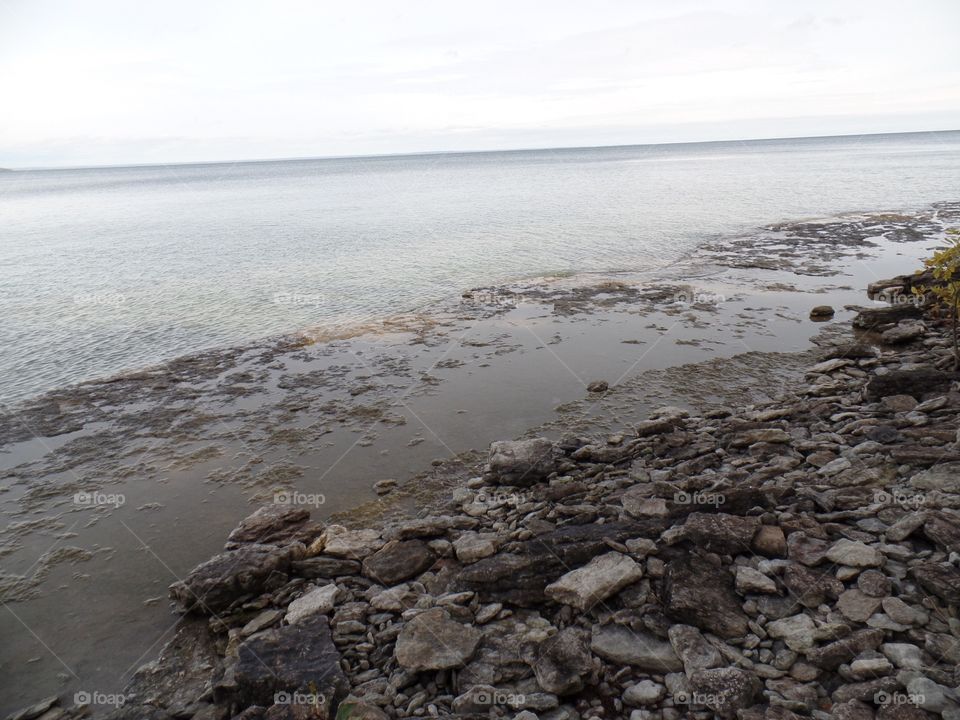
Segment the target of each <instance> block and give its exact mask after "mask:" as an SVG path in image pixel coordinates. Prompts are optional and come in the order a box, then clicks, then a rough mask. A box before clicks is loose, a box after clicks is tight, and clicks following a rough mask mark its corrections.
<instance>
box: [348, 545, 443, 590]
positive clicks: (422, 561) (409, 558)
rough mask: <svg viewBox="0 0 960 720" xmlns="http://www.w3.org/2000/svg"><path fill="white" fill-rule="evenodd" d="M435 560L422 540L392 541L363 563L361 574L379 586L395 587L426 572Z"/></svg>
mask: <svg viewBox="0 0 960 720" xmlns="http://www.w3.org/2000/svg"><path fill="white" fill-rule="evenodd" d="M435 560H436V556H435V555H434V554H433V551H432V550H431V549H430V548H429V546H428V545H427V544H426V543H425V542H424V541H423V540H392V541H391V542H388V543H387V544H386V545H384V546H383V547H382V548H380V549H379V550H377V551H376V552H375V553H373V554H372V555H370V556H368V557H367V558H366V559H365V560H364V561H363V574H364V575H366V576H367V577H369V578H372V579H373V580H376V581H377V582H378V583H380V584H381V585H396V584H397V583H399V582H403V581H404V580H409V579H410V578H413V577H416V576H417V575H420V574H421V573H423V572H424V571H426V570H428V569H429V568H430V566H431V565H433V563H434V561H435Z"/></svg>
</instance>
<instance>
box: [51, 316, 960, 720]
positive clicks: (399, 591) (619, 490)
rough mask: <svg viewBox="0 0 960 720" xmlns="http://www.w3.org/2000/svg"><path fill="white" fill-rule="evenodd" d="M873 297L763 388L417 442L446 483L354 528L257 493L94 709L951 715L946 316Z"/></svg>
mask: <svg viewBox="0 0 960 720" xmlns="http://www.w3.org/2000/svg"><path fill="white" fill-rule="evenodd" d="M891 315H892V314H891V313H890V312H889V311H888V310H887V309H886V308H883V307H872V308H867V309H863V310H861V311H858V313H857V315H856V317H855V318H854V321H853V323H852V327H850V326H848V325H847V324H846V323H837V324H833V325H828V326H825V329H824V330H823V332H821V333H820V334H819V336H818V338H817V342H816V349H813V350H810V351H807V352H803V353H799V354H795V353H791V354H781V357H779V358H776V360H780V361H786V360H787V359H788V358H792V359H793V361H795V363H796V365H797V368H796V369H799V373H797V372H795V370H794V369H790V370H787V371H786V372H785V373H784V382H783V384H782V385H781V386H780V387H779V388H776V390H777V392H776V394H777V395H778V397H773V398H770V399H767V400H763V401H760V402H756V403H754V402H748V403H741V404H738V405H736V406H733V407H724V406H722V405H720V404H719V403H717V404H712V403H711V402H710V401H709V399H708V398H703V400H704V401H705V403H704V407H703V408H697V409H693V410H688V409H685V408H681V407H670V406H666V407H659V408H657V409H654V410H652V411H644V412H643V413H642V419H639V420H636V421H634V420H625V419H624V418H621V417H619V416H617V415H616V414H613V416H612V417H611V412H610V408H611V407H613V406H616V398H615V397H614V402H613V404H612V405H610V406H607V407H603V408H601V409H600V411H599V412H598V413H597V415H598V416H599V417H606V419H607V420H609V421H610V422H611V424H612V425H613V426H614V429H615V432H611V428H610V427H607V426H605V425H603V424H602V423H599V422H597V421H596V419H595V418H591V415H590V413H589V412H588V413H580V417H581V418H582V419H583V421H584V423H585V425H584V427H582V428H580V427H567V428H566V429H567V432H565V433H564V434H562V435H559V436H558V437H556V438H553V439H549V438H548V437H544V436H542V435H541V432H540V429H537V430H535V431H532V432H531V433H530V436H529V437H525V438H524V439H520V440H501V441H496V442H493V443H492V444H491V445H490V448H489V452H488V454H486V455H485V456H484V455H476V456H474V457H472V458H469V459H464V461H463V462H461V463H460V467H459V469H455V468H452V467H445V466H437V467H436V468H435V470H434V474H435V475H436V476H437V477H438V478H442V479H443V480H444V481H445V484H444V487H443V488H442V492H441V493H440V495H438V501H437V502H435V503H432V504H429V505H420V506H419V507H415V508H413V511H412V512H410V513H409V514H408V515H407V516H406V517H392V518H388V517H382V518H380V520H379V521H374V522H371V521H370V520H371V519H370V518H365V519H363V520H361V521H360V522H359V527H355V528H354V529H350V528H347V527H344V526H343V525H340V524H337V523H336V522H333V521H330V522H323V521H317V520H315V519H311V513H310V511H309V510H308V509H307V508H304V507H301V506H297V505H292V504H289V503H277V502H275V503H273V504H268V505H265V506H263V507H261V508H260V509H258V510H257V511H256V512H255V513H254V514H253V515H250V516H249V517H247V518H246V519H245V520H243V521H242V522H241V523H240V524H239V525H238V526H236V527H235V528H234V529H233V530H232V531H231V532H230V533H229V537H228V538H227V542H226V545H225V546H224V547H223V549H222V550H221V551H220V553H219V554H217V555H215V556H214V557H213V558H211V559H210V560H207V561H206V562H203V563H201V564H200V565H198V566H197V567H195V568H194V569H193V570H192V571H191V572H190V573H189V574H187V575H186V576H185V577H184V578H182V579H180V580H178V581H177V582H174V583H173V584H172V585H171V586H170V599H171V600H172V601H173V602H174V605H175V606H176V608H177V610H178V612H179V613H181V618H182V620H181V621H180V622H179V623H178V629H177V632H176V635H175V636H174V638H173V640H172V641H171V642H170V644H168V645H167V647H166V648H165V649H164V651H163V652H162V653H161V655H160V658H159V659H158V660H157V661H155V662H152V663H149V664H148V665H146V666H144V667H143V668H141V670H139V671H138V672H137V673H136V675H135V676H134V678H133V680H132V682H131V683H130V685H129V686H128V687H127V688H125V690H124V691H123V694H122V695H120V697H121V698H122V702H121V703H120V704H121V705H122V706H121V707H119V708H118V707H116V705H117V704H118V703H117V702H113V703H112V704H113V705H114V707H112V708H111V707H110V705H111V700H110V696H108V695H106V694H105V693H101V694H100V698H101V699H100V701H99V702H94V706H95V708H94V709H96V710H99V711H102V712H104V713H105V714H106V716H107V717H109V718H111V720H125V719H127V718H142V717H150V718H155V720H168V719H170V718H173V717H184V718H197V719H198V720H199V719H200V718H204V719H206V718H210V717H224V718H226V717H242V718H244V720H255V719H262V720H280V719H283V718H290V719H293V718H305V717H312V718H331V719H332V718H334V717H336V718H338V719H344V720H347V719H349V718H362V719H363V720H388V719H389V718H431V717H445V716H457V717H466V718H477V719H478V720H479V718H481V717H503V718H514V719H515V720H517V719H521V718H522V719H523V720H534V719H537V720H540V719H541V718H542V719H543V720H587V719H591V718H593V719H596V720H605V719H606V718H619V717H630V718H631V720H679V719H680V718H682V717H696V718H704V720H706V719H707V718H712V717H720V718H724V719H731V718H734V717H737V718H743V719H745V720H799V718H804V717H813V718H817V719H818V720H828V719H830V718H849V717H857V718H859V717H865V718H866V717H870V718H874V717H876V718H880V719H881V720H887V719H889V720H893V719H894V718H904V717H906V718H911V719H914V718H916V719H917V720H925V719H927V718H930V719H932V718H934V717H944V718H948V720H949V718H953V717H956V716H957V715H958V714H960V691H958V690H957V685H958V684H960V676H958V675H957V667H958V666H960V618H958V607H960V568H958V565H957V559H958V557H960V534H958V528H960V484H958V483H957V472H958V469H960V447H958V444H960V437H958V434H957V421H958V418H960V372H957V371H955V370H953V369H952V368H953V356H952V351H951V340H950V338H949V335H948V330H947V328H946V327H945V323H944V322H943V321H940V320H937V319H936V318H935V317H933V316H932V315H930V314H924V313H923V312H922V310H921V309H918V308H916V307H911V308H910V309H909V310H908V311H903V312H900V313H899V315H902V316H904V318H905V319H903V320H901V321H899V323H898V318H897V317H891ZM858 328H859V329H858ZM893 328H895V329H896V330H897V332H896V333H889V332H886V331H888V330H890V329H893ZM881 333H884V334H883V336H882V337H881ZM749 354H750V353H748V355H749ZM758 355H759V356H762V355H764V354H763V353H760V354H758ZM738 357H740V356H738ZM756 359H757V358H754V360H756ZM741 363H742V367H741V368H740V369H741V370H742V369H743V368H745V367H748V366H749V365H750V361H748V360H746V359H744V358H742V357H741ZM708 364H709V363H707V364H706V365H708ZM704 365H705V364H704V363H700V364H699V365H698V366H697V367H698V368H700V370H701V371H702V369H703V366H704ZM777 365H778V363H776V362H774V363H772V364H771V365H770V367H769V368H768V369H769V370H773V369H775V368H776V367H777ZM779 365H780V367H779V370H780V371H783V370H784V368H783V367H782V365H783V363H782V362H781V363H779ZM672 370H673V371H680V370H681V368H672ZM668 372H669V371H668ZM681 376H683V373H681ZM686 379H689V376H686ZM747 382H748V383H749V379H747ZM771 390H772V389H771V388H768V389H767V391H768V392H769V391H771ZM690 392H691V393H695V392H697V390H696V388H691V389H690ZM735 392H736V390H735ZM596 394H597V395H599V396H600V397H601V398H607V397H608V396H616V395H618V394H620V395H623V396H624V397H623V398H621V399H622V400H626V401H627V403H628V404H632V403H635V401H636V399H637V397H638V396H637V394H636V388H632V387H629V386H628V384H623V385H618V386H616V387H615V388H613V389H607V388H604V389H601V390H597V391H596ZM770 394H771V395H772V394H774V393H773V392H770ZM590 404H591V406H594V405H597V404H599V403H598V401H594V400H591V401H590ZM561 425H562V423H561ZM584 430H586V432H583V431H584ZM91 696H93V697H97V695H96V693H95V692H94V693H90V692H87V694H86V695H84V697H83V698H82V699H87V700H88V701H89V698H90V697H91ZM45 702H46V703H47V704H46V707H52V706H53V705H55V704H56V703H55V699H54V700H48V701H45ZM89 709H90V704H89V702H88V703H87V704H80V705H79V706H77V707H74V708H71V709H62V710H58V711H57V712H59V713H61V714H60V715H58V716H57V717H59V718H62V719H64V720H66V719H67V718H73V717H80V716H81V715H82V714H83V713H85V712H87V710H89Z"/></svg>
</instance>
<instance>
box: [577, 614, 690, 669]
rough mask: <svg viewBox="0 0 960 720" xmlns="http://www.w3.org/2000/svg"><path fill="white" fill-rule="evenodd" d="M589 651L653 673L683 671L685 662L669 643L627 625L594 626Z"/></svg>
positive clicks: (611, 660)
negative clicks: (682, 661) (681, 660)
mask: <svg viewBox="0 0 960 720" xmlns="http://www.w3.org/2000/svg"><path fill="white" fill-rule="evenodd" d="M590 649H591V650H592V651H593V652H594V653H595V654H596V655H599V656H600V657H602V658H604V659H605V660H607V661H609V662H613V663H620V664H626V665H633V666H634V667H638V668H640V669H642V670H645V671H647V672H652V673H658V674H662V673H668V672H680V671H681V670H683V663H681V662H680V658H679V657H677V654H676V653H675V652H674V651H673V647H672V646H671V645H670V643H669V642H666V641H664V640H661V639H660V638H658V637H655V636H654V635H651V634H650V633H648V632H645V631H643V630H638V631H634V630H631V629H630V628H628V627H626V626H624V625H616V624H610V625H603V626H601V625H594V626H593V631H592V633H591V639H590Z"/></svg>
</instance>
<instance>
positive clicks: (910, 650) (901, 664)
mask: <svg viewBox="0 0 960 720" xmlns="http://www.w3.org/2000/svg"><path fill="white" fill-rule="evenodd" d="M880 652H882V653H883V654H884V655H885V656H886V657H887V659H888V660H889V661H890V662H892V663H893V664H894V665H896V666H897V667H898V668H901V669H904V670H919V669H920V668H921V666H922V665H923V659H922V654H923V653H922V652H921V650H920V648H918V647H917V646H916V645H911V644H910V643H884V644H883V645H881V646H880Z"/></svg>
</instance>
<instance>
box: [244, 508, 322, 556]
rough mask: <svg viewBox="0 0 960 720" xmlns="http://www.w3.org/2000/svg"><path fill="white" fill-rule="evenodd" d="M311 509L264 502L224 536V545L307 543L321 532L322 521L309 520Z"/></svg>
mask: <svg viewBox="0 0 960 720" xmlns="http://www.w3.org/2000/svg"><path fill="white" fill-rule="evenodd" d="M309 520H310V511H309V510H307V509H306V508H298V507H295V506H292V505H283V504H274V505H265V506H264V507H262V508H260V509H259V510H257V511H256V512H255V513H253V514H252V515H250V516H249V517H246V518H244V519H243V520H241V521H240V524H239V525H237V527H236V528H234V530H233V532H231V533H230V535H229V536H228V537H227V548H228V549H232V548H236V547H237V546H239V545H244V544H249V543H256V544H260V545H289V544H290V543H292V542H303V543H305V544H309V543H310V542H312V541H313V539H314V538H316V537H317V535H319V534H320V533H321V532H323V524H322V523H308V521H309Z"/></svg>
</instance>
